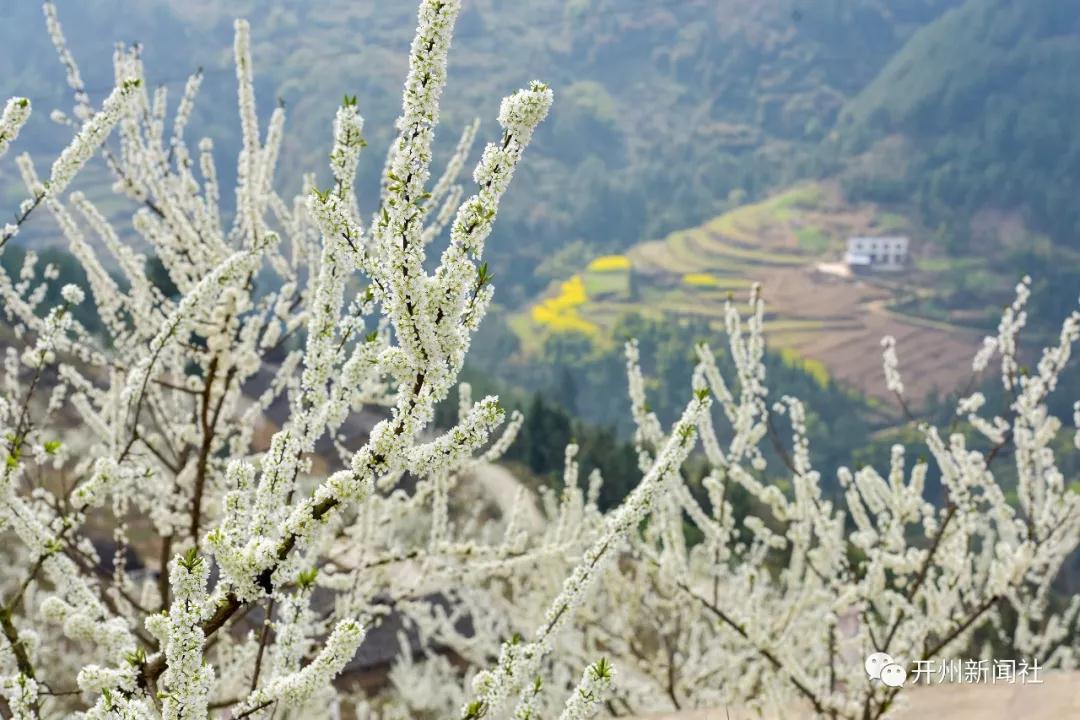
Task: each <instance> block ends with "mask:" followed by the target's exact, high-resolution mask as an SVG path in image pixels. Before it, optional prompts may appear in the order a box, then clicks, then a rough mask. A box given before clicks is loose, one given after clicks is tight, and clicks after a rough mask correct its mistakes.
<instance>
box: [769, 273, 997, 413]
mask: <svg viewBox="0 0 1080 720" xmlns="http://www.w3.org/2000/svg"><path fill="white" fill-rule="evenodd" d="M751 275H752V276H753V277H754V279H755V280H759V281H760V282H762V284H763V293H764V296H765V301H766V303H767V307H769V308H771V309H772V310H773V311H775V312H776V313H778V315H780V316H781V317H783V318H788V319H801V320H819V321H821V323H822V325H821V328H820V329H814V328H813V326H811V329H808V330H806V331H804V332H797V331H794V332H793V331H791V330H788V329H781V330H779V331H778V332H770V331H769V323H766V334H767V336H768V339H769V340H770V342H771V344H772V345H774V346H778V347H787V348H791V349H793V350H794V351H795V352H797V353H798V354H799V355H800V356H802V357H805V358H812V359H814V360H818V361H820V362H822V363H824V364H825V366H826V367H827V368H828V369H829V373H830V375H832V376H833V377H834V378H836V379H837V380H839V381H840V382H841V383H844V384H848V385H851V386H853V387H856V388H858V389H859V390H861V391H863V392H865V393H867V394H868V395H871V396H874V397H879V398H883V399H887V400H892V396H891V394H890V393H888V391H887V390H886V388H885V377H884V373H883V371H882V363H881V338H882V337H884V336H885V335H892V336H893V337H895V338H896V345H897V355H898V357H899V359H900V372H901V375H902V377H903V379H904V385H905V390H906V392H907V394H908V395H909V396H910V397H911V398H914V399H915V400H916V402H918V401H920V400H922V399H923V398H924V397H925V396H926V395H927V394H928V393H930V392H931V391H932V390H934V389H937V390H939V391H944V392H948V391H950V390H953V389H956V388H959V387H961V386H963V385H964V384H965V383H966V382H967V381H968V379H969V378H970V377H971V359H972V356H973V355H974V354H975V351H976V350H977V349H978V347H979V345H980V344H981V342H982V336H981V335H979V334H978V333H975V332H971V331H968V330H963V329H960V328H956V327H949V326H943V325H936V324H933V323H929V322H917V321H914V320H911V319H908V318H905V317H902V316H898V315H896V314H894V313H891V312H889V311H888V310H886V309H885V301H886V300H887V299H888V297H889V296H888V294H887V293H886V292H885V291H883V290H881V289H878V288H875V287H873V286H871V285H869V284H867V283H865V282H859V281H857V280H843V279H840V278H834V277H830V276H828V275H824V274H822V273H817V272H814V271H813V270H812V269H810V268H761V269H759V270H756V271H754V272H752V274H751ZM778 325H779V323H778ZM780 327H781V328H782V327H783V326H782V325H780Z"/></svg>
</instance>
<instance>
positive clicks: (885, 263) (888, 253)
mask: <svg viewBox="0 0 1080 720" xmlns="http://www.w3.org/2000/svg"><path fill="white" fill-rule="evenodd" d="M907 255H908V239H907V238H906V237H903V236H895V237H853V238H849V239H848V247H847V260H848V262H849V263H851V262H852V261H853V260H855V259H858V260H864V258H869V259H870V268H871V269H873V270H901V269H903V268H904V266H905V265H906V264H907ZM860 264H862V263H860Z"/></svg>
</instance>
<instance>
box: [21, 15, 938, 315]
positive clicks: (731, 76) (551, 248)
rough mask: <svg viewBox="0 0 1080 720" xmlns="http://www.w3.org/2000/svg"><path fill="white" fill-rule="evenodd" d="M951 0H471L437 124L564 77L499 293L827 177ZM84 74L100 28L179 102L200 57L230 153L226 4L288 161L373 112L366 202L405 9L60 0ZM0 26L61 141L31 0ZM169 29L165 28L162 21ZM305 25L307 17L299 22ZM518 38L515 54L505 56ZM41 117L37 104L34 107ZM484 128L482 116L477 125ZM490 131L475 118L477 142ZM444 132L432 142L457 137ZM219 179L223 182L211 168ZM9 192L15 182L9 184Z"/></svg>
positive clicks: (102, 81) (55, 72)
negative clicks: (846, 126)
mask: <svg viewBox="0 0 1080 720" xmlns="http://www.w3.org/2000/svg"><path fill="white" fill-rule="evenodd" d="M955 4H956V2H955V0H901V1H892V2H885V1H884V0H857V1H856V2H813V3H805V2H793V1H792V0H767V1H765V2H746V1H744V0H724V1H722V2H716V1H714V0H679V1H678V2H670V1H668V2H664V1H661V2H651V1H644V0H575V1H574V2H569V3H565V2H562V1H561V0H540V1H539V2H530V3H519V4H517V5H516V6H515V12H513V13H509V12H504V10H505V7H504V5H503V4H502V3H499V2H496V1H495V0H473V1H472V2H467V3H466V5H465V10H464V11H463V17H462V20H461V23H460V25H459V29H458V32H457V34H456V38H455V48H456V55H455V59H454V61H453V62H454V67H453V79H452V80H451V83H450V85H449V87H448V91H447V102H446V107H445V110H444V114H445V116H446V119H447V121H448V122H447V127H448V128H460V127H462V126H463V125H464V124H465V123H466V122H468V121H469V120H470V119H472V117H473V116H475V115H479V116H487V115H489V114H490V112H491V111H492V110H493V109H494V100H493V99H492V98H497V97H498V96H499V94H500V93H503V92H505V91H506V90H507V89H508V88H511V87H516V86H517V85H520V84H521V83H522V82H523V81H526V80H527V79H529V78H533V77H543V78H545V80H547V81H548V82H550V83H551V85H552V86H553V87H554V88H555V89H556V92H557V94H558V100H557V102H556V105H555V108H554V111H553V115H552V118H551V122H550V123H548V124H547V125H545V126H544V127H543V128H542V129H541V130H540V132H539V134H538V137H537V143H536V154H537V155H538V156H539V157H538V158H537V160H536V162H534V163H533V164H531V165H530V166H529V167H528V168H526V169H525V170H524V172H523V177H522V178H520V181H519V182H520V185H519V186H518V188H517V189H516V192H515V193H513V194H512V195H511V197H510V198H509V203H510V207H511V210H512V212H509V213H507V215H508V216H509V217H508V220H509V222H507V223H506V224H505V225H503V226H502V227H501V228H500V230H499V231H498V232H497V234H496V237H495V239H494V242H495V247H496V248H497V249H498V250H499V253H498V254H497V257H498V258H499V260H498V261H497V262H496V266H495V271H496V272H497V273H498V274H500V276H501V277H502V279H503V283H502V286H501V288H500V295H501V298H502V299H503V300H504V301H509V302H511V304H514V305H516V304H519V303H521V302H524V301H525V300H527V299H528V298H529V297H530V296H531V295H533V294H534V293H535V291H536V290H538V289H539V288H540V287H542V286H543V285H544V284H545V283H546V282H547V280H549V279H550V277H547V278H545V277H543V276H542V275H539V276H538V275H536V274H534V273H533V272H532V268H533V267H535V266H536V265H537V264H539V263H540V262H541V261H542V260H544V259H546V258H548V257H549V256H550V255H552V254H553V253H555V252H557V251H559V250H562V251H564V252H565V253H568V254H571V255H573V254H575V253H577V254H582V253H583V252H584V253H597V252H603V251H608V250H617V249H621V248H625V247H628V246H629V245H631V244H633V243H634V242H638V241H641V240H645V239H649V238H651V237H655V236H657V235H659V234H661V233H665V232H669V231H671V230H675V229H677V228H679V227H683V226H686V225H690V224H696V223H697V222H700V221H702V220H704V219H706V218H708V217H710V216H711V215H714V214H716V213H718V212H720V211H722V210H725V209H729V208H730V207H731V206H732V205H733V204H737V203H738V202H739V201H741V199H742V198H747V197H749V198H754V197H759V196H761V195H762V194H763V193H765V192H766V191H768V190H770V189H775V188H777V187H780V186H783V185H786V184H788V183H790V182H792V181H794V180H796V179H799V178H801V177H805V176H808V175H817V174H821V173H823V172H828V171H830V166H831V165H832V164H833V163H834V162H835V158H832V159H831V158H828V157H825V156H823V155H822V154H821V152H820V151H819V145H820V143H821V141H822V140H823V139H825V138H826V137H827V136H828V134H829V132H830V130H831V129H832V128H833V127H834V124H835V121H836V118H837V116H838V113H839V112H840V110H841V109H842V108H843V107H844V105H845V103H847V102H848V101H849V100H850V99H852V98H854V97H855V96H856V95H857V94H858V93H859V92H860V91H861V90H862V89H863V88H864V87H865V86H866V85H867V84H869V83H871V82H872V81H873V79H874V77H875V76H876V75H877V73H878V72H879V71H880V69H881V68H882V67H884V66H885V65H886V64H887V63H888V62H889V59H890V58H891V57H892V56H893V54H894V53H895V52H897V51H898V50H899V49H901V48H902V47H903V46H904V43H905V42H906V40H907V39H908V38H909V37H910V36H911V35H912V33H913V32H915V31H917V30H918V29H919V28H920V27H921V26H923V25H924V24H925V23H927V22H930V21H932V20H933V19H934V18H935V17H937V16H938V15H939V14H940V13H941V12H942V11H943V10H944V9H947V8H949V7H951V6H953V5H955ZM59 9H60V13H61V19H62V20H63V21H64V22H65V23H67V24H68V25H69V26H71V27H78V28H80V31H79V32H78V33H75V34H73V36H72V38H71V42H72V46H73V50H74V52H75V54H76V56H77V57H78V58H80V59H82V60H83V64H84V66H85V72H84V79H85V80H86V82H87V85H88V86H89V88H90V89H91V90H92V91H94V90H96V91H98V92H97V93H94V92H92V93H91V94H92V95H95V94H97V95H100V94H101V92H102V91H104V90H105V89H106V88H107V86H108V85H109V83H110V80H111V78H110V77H109V76H108V71H109V68H108V67H107V66H106V65H105V64H104V62H103V61H106V59H107V58H109V57H111V42H112V40H113V39H114V38H117V37H118V38H120V39H123V40H125V41H128V42H135V41H140V42H144V43H145V45H146V47H147V51H146V55H145V57H146V62H147V67H148V69H149V72H150V76H151V77H156V78H158V79H159V81H160V82H164V83H165V84H166V85H167V86H168V87H169V88H170V90H171V91H172V92H173V98H174V99H175V97H176V94H177V93H178V92H179V90H180V88H181V87H182V84H183V80H184V78H185V76H186V74H187V73H189V72H192V71H194V70H195V69H196V68H198V67H202V68H204V70H205V82H204V87H203V92H202V94H203V96H204V97H206V98H207V99H208V100H209V102H206V103H203V104H201V105H200V106H198V110H197V116H196V118H195V121H194V122H193V128H195V129H196V131H197V132H205V133H207V134H209V135H211V136H212V137H214V139H215V142H216V143H217V145H218V146H219V147H224V148H235V147H236V146H237V140H238V128H236V127H234V125H235V123H233V122H232V121H231V118H232V117H233V114H232V110H233V109H234V108H235V91H234V89H233V77H232V76H233V70H232V68H231V65H230V55H229V52H228V48H229V47H230V44H231V40H230V34H231V32H232V30H231V22H232V18H233V17H234V15H236V14H243V15H247V16H248V17H249V18H250V19H251V21H252V38H253V42H254V43H255V50H254V57H255V61H256V64H257V67H258V73H257V78H256V82H257V85H256V89H257V99H258V102H259V106H260V107H261V108H266V109H269V108H270V107H272V105H273V104H274V103H275V102H277V101H278V99H279V98H280V100H281V101H283V102H284V103H285V104H286V108H287V110H288V113H289V116H288V121H287V122H288V125H289V127H290V128H291V130H292V133H291V134H290V135H289V137H290V145H289V146H287V147H286V149H285V157H286V158H287V161H288V162H289V163H290V165H296V166H299V167H303V168H305V169H307V168H312V169H316V168H319V167H321V156H322V155H324V154H325V152H326V151H327V149H328V148H327V146H326V142H325V132H324V131H325V129H326V128H327V127H328V126H329V122H330V119H331V117H332V114H333V111H334V106H335V103H336V102H337V101H338V99H339V98H340V96H341V95H342V94H343V93H348V94H350V95H351V94H356V95H357V96H358V98H359V100H360V104H361V107H362V111H363V113H364V115H365V117H366V118H367V120H368V122H367V128H368V130H367V132H368V133H369V134H370V137H369V138H368V140H369V141H370V142H371V146H370V148H369V151H368V152H369V156H368V157H367V158H366V160H365V162H363V163H361V183H360V187H361V189H362V190H363V189H364V188H366V189H368V193H367V197H365V196H364V193H363V192H362V193H361V203H362V204H365V203H366V204H367V205H368V206H370V202H371V194H370V191H371V189H372V188H373V187H374V186H375V182H376V177H377V173H378V171H379V170H380V169H381V165H382V157H383V155H382V153H383V150H384V148H385V145H386V143H387V142H388V140H389V137H390V136H389V133H390V131H391V128H392V120H393V118H394V116H395V114H396V112H397V109H396V103H395V102H394V100H393V98H394V97H395V95H396V93H397V90H398V87H399V86H400V83H401V81H402V78H403V76H404V71H405V68H404V65H403V64H402V61H401V57H402V55H401V53H402V51H403V50H404V49H405V47H406V46H407V42H408V38H409V28H411V25H412V19H411V18H410V17H409V15H410V13H411V11H412V10H411V7H410V6H409V5H408V4H407V3H375V2H373V1H372V0H367V1H363V2H352V1H348V0H329V1H328V2H322V3H307V2H283V3H275V4H274V6H273V9H270V10H265V9H264V8H263V4H260V3H254V2H246V3H244V2H240V3H230V4H228V5H227V6H223V5H221V4H219V3H211V2H191V1H188V0H175V1H173V2H165V1H164V0H159V1H157V2H148V3H140V4H138V5H136V6H131V4H130V3H122V2H115V1H112V0H108V1H106V2H99V3H94V4H93V7H92V8H91V7H90V5H88V4H84V3H76V2H66V3H65V2H61V3H59ZM4 12H6V15H7V17H6V18H5V23H4V25H3V28H2V29H0V34H2V36H3V39H4V43H5V45H8V46H9V47H10V48H11V49H12V50H13V52H10V53H7V54H6V55H5V58H4V60H3V61H0V62H4V63H7V64H8V66H6V67H0V70H2V71H3V72H0V91H3V92H7V93H9V94H10V93H12V92H14V91H15V90H16V88H21V89H23V90H24V91H25V88H26V87H28V86H29V87H40V88H49V89H50V90H51V92H46V91H45V90H42V91H40V93H34V94H33V95H34V96H33V97H32V99H33V100H34V101H35V103H36V105H37V107H38V108H39V113H38V114H37V116H36V117H35V119H34V121H33V125H32V126H31V127H30V128H28V130H27V133H26V135H27V136H28V137H27V138H26V141H27V142H28V143H29V145H30V148H31V149H32V150H39V151H45V150H47V149H51V148H55V146H56V145H57V144H58V143H59V139H58V138H59V137H60V136H59V135H58V134H57V133H55V132H52V133H50V132H49V129H48V121H47V117H46V116H47V111H48V110H49V109H51V107H53V106H59V107H67V106H68V105H69V103H67V102H65V101H64V98H63V96H62V94H61V93H60V92H59V89H58V88H59V83H60V80H61V79H62V77H63V70H62V68H61V67H60V65H59V64H58V63H57V62H56V59H55V55H54V52H53V50H52V48H51V47H50V45H49V42H48V37H47V35H46V33H45V30H44V23H43V21H42V18H41V14H40V10H39V8H38V7H37V5H36V3H32V2H27V3H17V4H11V5H10V6H9V7H7V8H6V9H5V11H4ZM165 28H168V31H166V30H165ZM301 29H302V30H301ZM507 47H513V49H514V53H515V56H516V62H514V63H505V62H504V61H503V55H502V53H503V51H504V50H505V48H507ZM42 111H43V112H42ZM486 130H487V132H489V133H490V132H491V131H492V130H491V128H486ZM484 131H485V129H484V128H482V129H481V134H482V136H483V133H484ZM452 135H453V132H450V131H448V132H444V133H443V135H442V136H441V137H440V141H441V144H442V146H443V147H444V148H447V149H448V148H449V147H451V146H452V143H453V142H454V140H455V139H456V138H454V137H452ZM223 180H224V181H226V182H227V181H228V180H229V178H227V177H226V178H223ZM5 196H6V197H9V198H10V197H11V195H10V193H7V194H6V195H5Z"/></svg>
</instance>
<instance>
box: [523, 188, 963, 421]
mask: <svg viewBox="0 0 1080 720" xmlns="http://www.w3.org/2000/svg"><path fill="white" fill-rule="evenodd" d="M899 222H900V220H898V218H897V217H896V216H894V215H889V214H887V213H880V212H878V211H877V209H876V208H875V207H874V206H872V205H859V206H854V207H853V206H849V205H845V204H843V203H842V201H840V199H839V192H838V191H837V189H836V188H835V187H832V186H828V185H825V184H807V185H801V186H798V187H795V188H793V189H791V190H789V191H787V192H785V193H781V194H779V195H776V196H773V197H771V198H768V199H766V200H764V201H762V202H759V203H754V204H750V205H744V206H742V207H739V208H736V209H734V210H732V211H730V212H728V213H725V214H723V215H721V216H719V217H717V218H714V219H713V220H711V221H709V222H707V223H704V224H703V225H700V226H698V227H694V228H688V229H685V230H679V231H677V232H674V233H671V234H670V235H668V236H667V237H665V238H663V239H662V240H652V241H649V242H644V243H641V244H638V245H636V246H634V247H633V248H631V249H630V250H629V251H628V252H627V253H626V255H625V256H607V257H605V258H602V259H598V260H597V261H594V263H592V264H591V265H590V266H589V268H587V269H586V270H584V271H583V272H582V274H581V275H579V276H575V277H576V278H580V281H579V282H578V283H577V284H576V285H575V287H583V288H584V292H585V295H586V297H583V298H579V300H580V301H579V302H575V303H574V304H573V305H572V306H567V307H568V310H567V313H568V315H567V317H565V318H563V317H561V316H558V314H557V312H556V313H555V314H554V315H552V314H551V310H552V308H556V309H557V308H558V307H561V306H563V305H565V303H560V298H562V297H564V295H565V290H564V289H563V290H560V288H559V287H553V288H552V291H551V292H550V293H549V294H548V295H547V296H546V298H545V299H543V300H541V301H540V302H539V303H538V305H536V306H534V308H533V310H532V318H533V320H534V321H536V319H537V317H538V312H537V310H536V309H535V308H537V307H540V308H543V309H542V310H541V311H540V312H539V316H542V317H543V318H546V319H547V320H548V321H547V322H533V323H532V324H530V323H529V322H527V321H526V320H524V319H522V318H521V317H518V318H516V319H515V320H514V322H513V323H512V326H513V327H514V328H515V330H516V331H517V332H518V333H519V334H522V336H523V340H526V339H527V340H528V342H529V343H531V345H532V346H533V347H535V346H536V344H537V342H539V341H538V340H536V336H537V334H538V333H539V334H540V336H542V335H543V334H544V333H548V332H559V331H565V330H566V329H567V328H573V327H575V326H581V327H588V328H589V332H590V333H592V335H593V337H594V339H597V340H601V341H602V339H603V337H604V335H605V331H606V330H608V329H610V328H611V327H612V325H613V324H614V323H615V322H616V321H617V320H618V318H619V317H620V316H622V315H623V314H625V313H630V312H637V313H640V314H642V315H645V316H651V317H671V318H703V319H705V320H707V321H709V324H710V326H711V327H713V328H715V329H716V330H717V331H718V332H722V330H723V326H724V323H723V317H724V303H725V302H726V301H727V300H728V299H729V297H732V296H733V297H734V298H735V299H736V300H737V301H739V306H738V307H739V310H740V311H741V312H744V313H745V312H746V311H747V310H748V308H747V307H746V305H745V304H744V303H745V298H746V297H747V294H748V291H749V287H750V285H751V284H752V283H754V282H757V283H761V285H762V291H763V295H764V298H765V301H766V310H767V314H766V318H765V330H766V336H767V339H768V341H769V343H770V345H771V346H772V347H773V348H774V349H779V350H783V351H784V353H783V354H784V355H785V356H786V357H788V358H790V359H792V361H793V362H802V363H804V364H806V365H807V367H808V368H810V367H811V366H813V369H814V370H815V375H817V374H818V370H819V369H820V368H824V370H823V371H822V372H825V371H827V373H828V376H829V377H831V378H832V379H835V380H837V381H839V382H841V383H843V384H846V385H849V386H851V387H854V388H857V389H859V390H861V391H863V392H865V393H867V394H869V395H872V396H877V397H880V398H886V397H887V393H886V391H885V388H884V376H883V372H882V369H881V345H880V342H881V338H882V337H883V336H884V335H887V334H891V335H893V336H894V337H896V340H897V345H898V354H899V356H900V361H901V371H902V373H903V375H904V378H905V384H906V386H907V389H908V394H909V395H910V397H911V398H913V399H915V400H918V399H921V398H923V397H925V396H926V395H927V394H928V393H930V392H931V391H934V390H951V389H953V388H954V387H956V386H957V385H959V384H962V383H963V382H964V381H965V380H966V379H967V377H968V374H969V372H970V364H971V357H972V355H973V353H974V351H975V349H976V348H977V346H978V344H979V341H980V340H981V338H980V337H978V336H976V335H975V334H974V333H971V332H968V331H966V330H963V329H960V328H957V327H953V326H949V325H944V324H938V325H935V324H927V323H922V322H918V321H916V320H912V319H906V318H904V317H902V316H899V315H896V314H894V313H891V312H889V311H888V310H887V303H888V301H889V300H890V299H891V298H892V294H891V293H892V292H893V291H889V290H885V289H883V288H882V287H879V286H877V285H875V284H872V283H869V282H863V281H859V280H851V279H846V280H845V279H840V278H836V277H831V276H828V275H824V274H822V273H818V272H816V271H815V267H816V264H817V263H818V262H820V261H822V260H835V259H836V258H838V257H839V256H840V255H841V254H842V252H843V247H844V244H845V241H846V238H847V237H849V236H851V235H856V234H873V233H879V232H886V231H890V232H895V231H896V230H897V229H898V224H899ZM901 280H902V278H901ZM891 284H892V285H894V286H895V285H896V284H897V283H896V282H895V278H894V282H892V283H891ZM901 284H902V283H901ZM564 286H565V284H564V285H563V287H564ZM908 290H909V291H910V290H912V288H908ZM915 290H917V288H916V289H915ZM560 293H562V294H560ZM526 336H530V337H529V338H526Z"/></svg>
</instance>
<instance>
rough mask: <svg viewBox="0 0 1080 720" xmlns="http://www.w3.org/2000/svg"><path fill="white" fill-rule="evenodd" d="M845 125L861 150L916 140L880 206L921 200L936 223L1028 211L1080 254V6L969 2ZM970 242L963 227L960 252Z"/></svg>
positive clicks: (917, 44) (916, 47)
mask: <svg viewBox="0 0 1080 720" xmlns="http://www.w3.org/2000/svg"><path fill="white" fill-rule="evenodd" d="M839 126H840V128H841V129H842V132H843V133H844V134H845V135H847V136H848V140H849V142H852V143H853V144H854V145H855V146H863V147H865V146H866V145H867V144H868V142H869V141H872V140H875V139H879V138H881V137H883V136H887V135H890V134H894V133H899V134H902V135H904V136H905V137H906V138H907V139H908V140H909V146H908V147H909V150H910V151H911V153H912V157H911V159H910V161H909V163H908V164H907V167H906V168H905V171H904V172H903V173H901V174H900V177H898V178H897V180H898V182H896V183H893V184H888V183H886V184H882V185H881V186H880V188H879V191H880V192H879V194H880V195H884V196H886V197H879V198H878V199H889V198H888V196H894V197H897V198H902V197H912V198H914V200H915V201H916V203H917V204H918V206H919V207H920V209H921V210H922V211H923V212H924V213H925V214H926V216H927V217H928V218H929V219H930V220H931V221H941V220H950V219H952V218H954V217H956V213H957V212H959V214H960V216H961V217H962V218H964V219H966V218H967V217H968V216H969V215H970V214H971V213H973V212H975V211H977V210H980V209H983V208H986V207H997V208H1002V209H1007V210H1013V209H1015V210H1020V211H1022V212H1023V214H1024V216H1025V219H1027V220H1028V222H1029V223H1030V224H1032V225H1034V226H1035V227H1036V228H1037V229H1039V230H1041V231H1044V232H1046V233H1048V234H1050V235H1051V237H1053V238H1054V239H1055V240H1056V241H1058V242H1060V243H1063V244H1066V245H1068V246H1070V247H1073V248H1080V202H1078V201H1077V198H1078V197H1080V1H1078V0H1029V1H1026V2H1022V3H1017V2H1012V1H1011V0H967V2H965V3H964V4H963V5H961V6H960V7H957V8H954V9H951V10H950V11H948V12H946V13H944V14H943V15H942V16H941V17H940V18H939V19H938V20H936V21H935V22H932V23H930V24H928V25H926V26H925V27H923V28H922V29H921V30H920V31H918V32H917V33H915V34H914V35H913V36H912V38H911V39H910V40H909V41H908V42H907V44H906V45H905V46H904V47H903V48H902V49H901V50H900V51H899V52H898V53H896V55H895V56H894V57H893V58H892V59H891V60H890V61H889V63H888V64H887V65H886V66H885V68H884V69H883V70H882V71H881V73H880V74H879V75H878V77H877V78H876V79H875V80H874V81H873V82H871V83H870V84H868V85H867V86H866V87H865V88H864V89H863V90H862V91H861V92H860V93H859V94H858V95H856V96H855V97H854V98H853V99H852V100H851V101H850V102H849V103H848V104H847V106H846V107H845V108H844V111H843V114H842V118H841V122H840V125H839ZM969 237H970V233H967V232H964V227H963V224H958V225H957V227H956V228H955V229H954V233H953V239H954V244H955V246H956V249H958V250H960V249H963V248H964V247H965V242H966V241H967V240H968V239H969Z"/></svg>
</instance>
